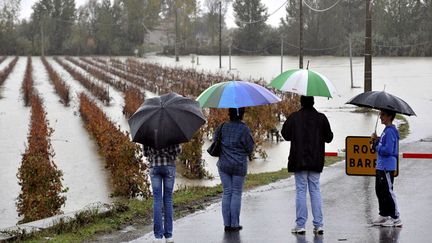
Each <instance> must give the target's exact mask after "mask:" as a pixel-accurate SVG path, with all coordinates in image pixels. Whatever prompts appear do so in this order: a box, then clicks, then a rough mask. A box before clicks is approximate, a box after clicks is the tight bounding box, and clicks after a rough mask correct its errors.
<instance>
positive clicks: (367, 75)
mask: <svg viewBox="0 0 432 243" xmlns="http://www.w3.org/2000/svg"><path fill="white" fill-rule="evenodd" d="M365 22H366V23H365V24H366V26H365V54H364V55H365V69H364V92H367V91H371V90H372V4H371V0H366V20H365Z"/></svg>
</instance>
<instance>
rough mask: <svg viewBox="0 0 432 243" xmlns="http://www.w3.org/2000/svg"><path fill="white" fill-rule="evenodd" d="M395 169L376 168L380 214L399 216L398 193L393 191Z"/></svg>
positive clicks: (376, 188) (376, 186)
mask: <svg viewBox="0 0 432 243" xmlns="http://www.w3.org/2000/svg"><path fill="white" fill-rule="evenodd" d="M393 181H394V171H384V170H376V177H375V192H376V195H377V197H378V204H379V214H380V215H381V216H384V217H386V216H390V217H392V218H394V219H397V218H399V211H398V207H397V203H396V194H395V193H394V191H393Z"/></svg>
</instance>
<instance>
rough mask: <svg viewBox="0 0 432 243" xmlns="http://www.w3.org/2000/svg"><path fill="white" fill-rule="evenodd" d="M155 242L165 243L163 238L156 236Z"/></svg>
mask: <svg viewBox="0 0 432 243" xmlns="http://www.w3.org/2000/svg"><path fill="white" fill-rule="evenodd" d="M153 243H163V239H159V238H155V239H153Z"/></svg>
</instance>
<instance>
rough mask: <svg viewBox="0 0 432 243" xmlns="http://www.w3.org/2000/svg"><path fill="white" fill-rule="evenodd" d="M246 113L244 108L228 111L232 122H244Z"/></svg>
mask: <svg viewBox="0 0 432 243" xmlns="http://www.w3.org/2000/svg"><path fill="white" fill-rule="evenodd" d="M244 112H245V108H244V107H240V108H229V109H228V114H229V118H230V120H231V121H241V120H243V115H244Z"/></svg>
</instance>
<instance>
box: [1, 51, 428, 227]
mask: <svg viewBox="0 0 432 243" xmlns="http://www.w3.org/2000/svg"><path fill="white" fill-rule="evenodd" d="M308 59H310V60H311V63H310V68H311V69H314V70H316V71H318V72H321V73H322V74H324V75H326V76H327V77H328V78H329V79H330V80H332V81H333V83H334V84H335V86H336V88H337V89H338V91H339V95H340V96H338V97H335V98H333V99H329V100H328V99H325V98H317V99H316V100H315V101H316V107H317V109H318V110H319V111H321V112H324V113H325V114H326V115H327V117H328V119H329V121H330V123H331V126H332V129H333V132H334V134H335V138H334V141H333V142H332V143H331V144H329V145H327V146H326V150H327V151H337V150H338V149H343V148H344V144H345V137H346V136H349V135H366V136H367V135H370V134H371V132H372V131H373V129H374V126H375V121H376V115H375V114H373V113H365V114H363V113H355V112H353V111H354V107H353V106H350V105H345V104H344V103H345V102H346V101H347V100H348V99H349V98H351V97H352V96H354V95H356V94H359V93H361V92H363V89H362V88H356V89H351V88H350V86H351V84H350V73H349V61H348V59H347V58H340V57H310V58H308ZM11 60H12V59H11V58H10V57H9V58H8V59H7V60H6V61H5V62H3V63H2V64H0V69H2V68H4V67H5V66H6V64H7V63H9V62H10V61H11ZM142 60H144V61H150V62H155V61H157V62H159V63H162V64H163V65H183V66H185V67H195V68H197V69H200V70H206V71H212V72H218V71H220V72H223V73H226V72H228V70H227V66H228V58H227V57H223V66H224V68H222V69H221V70H219V68H218V66H219V63H218V57H215V56H202V57H200V63H201V64H200V65H198V66H197V65H192V64H191V63H190V57H181V58H180V60H181V61H180V62H179V63H176V62H175V61H174V59H173V58H166V57H147V58H145V59H142ZM306 60H307V59H306ZM48 61H49V63H50V64H51V65H52V66H53V67H54V69H55V70H56V71H57V72H58V73H59V74H60V75H61V76H62V77H63V78H64V79H65V80H66V82H67V83H68V84H69V85H70V87H71V91H72V94H73V95H72V102H71V105H70V107H64V106H63V105H62V104H61V103H59V101H58V100H59V98H58V96H57V95H56V94H55V93H54V90H53V87H52V85H51V84H50V83H49V81H48V77H47V75H46V71H45V69H44V67H43V65H42V63H41V61H40V58H38V57H37V58H36V57H35V58H33V65H34V74H33V77H34V79H35V81H36V83H35V88H36V89H37V90H38V91H39V92H40V93H41V94H42V97H43V99H44V101H45V102H44V103H45V106H46V110H47V113H48V119H49V122H50V125H51V127H52V128H54V133H53V135H52V145H53V149H54V151H55V153H56V155H55V158H54V161H55V163H56V164H57V165H58V167H59V168H60V169H61V170H62V171H63V173H64V185H65V186H67V187H69V191H68V193H67V194H66V196H67V201H66V206H65V207H64V209H63V210H64V211H70V210H76V209H80V208H82V207H83V206H85V205H87V204H90V203H93V202H98V201H100V202H109V201H110V198H109V193H110V189H109V188H110V186H109V182H108V176H107V172H106V170H105V168H104V162H103V160H102V159H101V158H100V156H99V155H98V153H97V149H96V146H95V142H94V140H92V139H91V138H90V137H89V135H88V134H87V132H86V131H85V129H84V128H83V125H82V121H81V118H80V117H79V112H78V108H79V102H78V100H77V95H76V94H77V93H78V92H85V93H87V94H89V93H88V92H87V91H85V89H84V88H83V87H82V86H81V85H80V84H79V82H77V81H75V80H74V79H73V78H72V77H71V76H70V75H69V74H68V73H67V72H66V71H65V70H64V69H63V68H62V67H61V66H59V65H58V64H57V63H56V62H55V61H54V60H53V59H52V58H48ZM25 65H26V58H24V57H21V58H20V60H19V62H18V63H17V65H16V67H15V69H14V70H13V72H12V74H11V75H10V77H9V78H8V80H7V81H6V82H5V83H4V84H3V86H2V87H0V97H1V98H0V161H1V163H2V166H1V167H0V175H1V176H0V185H1V187H0V215H1V217H0V228H2V227H6V226H10V225H13V224H15V223H16V222H17V221H18V218H17V213H16V209H15V198H16V197H17V196H18V193H19V190H20V188H19V186H18V184H17V178H16V172H17V169H18V167H19V165H20V161H21V154H22V153H23V152H24V150H25V143H26V136H27V131H28V122H29V116H30V109H29V108H25V107H24V106H23V102H22V98H21V96H20V92H19V88H20V85H21V82H22V79H23V75H24V71H25ZM297 65H298V63H297V59H296V58H294V57H285V59H284V67H285V68H286V69H290V68H295V67H296V66H297ZM362 65H363V59H362V58H355V59H354V85H356V86H362V85H363V84H362V80H363V78H362V77H363V67H362ZM232 67H233V68H235V70H231V71H229V72H231V73H234V74H236V75H238V76H240V77H242V78H243V79H248V78H249V77H251V76H252V77H254V78H259V77H263V78H264V79H265V80H266V81H269V80H271V78H273V77H275V76H276V75H277V74H279V72H280V58H279V57H233V58H232ZM373 68H374V69H373V78H374V83H373V89H374V90H382V89H383V88H384V85H386V91H388V92H390V93H393V94H395V95H397V96H399V97H401V98H403V99H404V100H406V101H407V102H408V103H409V104H410V105H411V106H412V107H413V109H414V110H415V112H416V113H417V115H418V116H417V117H407V119H408V121H409V123H410V135H409V136H408V138H407V139H406V141H417V140H420V139H422V138H426V137H431V136H432V127H431V126H430V125H429V123H430V120H431V119H432V108H431V107H432V98H431V96H430V94H431V93H432V84H431V83H432V58H374V61H373ZM81 71H82V72H84V70H81ZM110 94H111V97H113V100H112V103H111V105H110V106H105V105H103V104H101V103H100V102H98V105H99V106H100V107H101V108H102V109H103V110H104V111H105V112H106V113H107V115H108V117H109V118H110V119H111V120H113V121H114V122H116V123H117V124H118V125H120V127H121V129H122V130H126V129H128V127H127V123H126V119H125V118H124V117H123V114H121V107H122V105H123V102H124V101H123V97H122V95H121V93H119V92H117V91H115V90H114V89H112V88H110ZM89 95H90V94H89ZM146 95H147V96H146V97H147V98H149V97H152V96H154V94H151V93H146ZM90 96H91V95H90ZM378 127H379V129H378V133H380V131H381V130H382V126H381V125H379V126H378ZM11 128H14V129H11ZM208 146H209V141H206V143H205V145H204V149H206V148H207V147H208ZM264 146H265V148H266V150H267V154H268V158H267V159H266V160H263V159H259V158H258V159H255V160H254V161H252V162H250V165H249V172H251V173H256V172H263V171H275V170H279V169H280V168H283V167H286V163H287V157H288V152H289V143H288V142H280V143H276V142H268V143H267V144H265V145H264ZM413 152H415V151H413ZM203 156H204V159H205V163H206V169H207V170H208V171H209V173H210V174H212V175H213V176H214V179H213V180H201V181H198V180H187V179H185V178H182V177H181V176H178V177H177V179H176V186H177V188H178V187H182V186H184V185H215V184H217V183H220V180H219V178H218V174H217V168H216V159H215V158H212V157H210V156H209V155H208V154H207V153H206V152H203Z"/></svg>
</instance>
